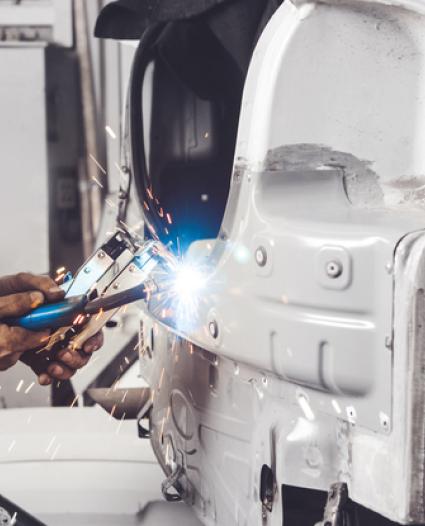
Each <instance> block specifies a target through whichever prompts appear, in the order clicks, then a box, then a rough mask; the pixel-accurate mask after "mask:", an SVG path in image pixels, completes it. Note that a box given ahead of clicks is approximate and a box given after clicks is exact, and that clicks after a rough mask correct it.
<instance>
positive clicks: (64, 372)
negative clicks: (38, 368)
mask: <svg viewBox="0 0 425 526" xmlns="http://www.w3.org/2000/svg"><path fill="white" fill-rule="evenodd" d="M46 372H47V374H48V375H49V376H50V377H51V378H52V379H53V380H69V379H70V378H71V376H74V374H75V372H76V371H75V369H71V368H70V367H67V366H66V365H65V364H64V363H62V362H53V363H52V364H51V365H49V367H48V368H47V371H46Z"/></svg>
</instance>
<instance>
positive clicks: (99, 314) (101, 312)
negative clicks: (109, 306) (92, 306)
mask: <svg viewBox="0 0 425 526" xmlns="http://www.w3.org/2000/svg"><path fill="white" fill-rule="evenodd" d="M102 314H103V309H100V311H99V312H98V313H97V315H96V318H95V320H96V321H97V320H98V319H99V318H100V317H101V316H102Z"/></svg>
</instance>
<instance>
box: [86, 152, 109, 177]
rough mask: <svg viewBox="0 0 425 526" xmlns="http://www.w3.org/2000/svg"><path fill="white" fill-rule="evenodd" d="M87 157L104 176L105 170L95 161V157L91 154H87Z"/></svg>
mask: <svg viewBox="0 0 425 526" xmlns="http://www.w3.org/2000/svg"><path fill="white" fill-rule="evenodd" d="M89 157H90V159H91V160H92V161H93V162H94V164H95V165H96V166H97V167H98V168H99V170H100V171H101V172H102V173H103V174H104V175H106V170H105V168H103V166H102V165H101V164H100V163H99V161H98V160H97V159H96V157H95V156H94V155H92V154H91V153H90V154H89Z"/></svg>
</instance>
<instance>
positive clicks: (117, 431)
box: [115, 412, 125, 435]
mask: <svg viewBox="0 0 425 526" xmlns="http://www.w3.org/2000/svg"><path fill="white" fill-rule="evenodd" d="M124 418H125V412H124V413H123V414H122V417H121V418H120V421H119V423H118V427H117V430H116V431H115V433H116V434H117V435H118V433H119V432H120V429H121V426H122V422H123V420H124Z"/></svg>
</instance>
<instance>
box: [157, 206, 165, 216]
mask: <svg viewBox="0 0 425 526" xmlns="http://www.w3.org/2000/svg"><path fill="white" fill-rule="evenodd" d="M158 214H159V217H164V210H163V209H162V207H161V208H160V209H159V212H158Z"/></svg>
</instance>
